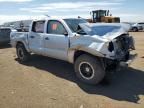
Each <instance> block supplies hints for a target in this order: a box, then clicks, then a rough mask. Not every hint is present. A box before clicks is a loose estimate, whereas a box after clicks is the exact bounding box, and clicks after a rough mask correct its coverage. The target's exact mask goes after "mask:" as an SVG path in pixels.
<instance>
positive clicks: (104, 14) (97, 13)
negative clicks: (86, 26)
mask: <svg viewBox="0 0 144 108" xmlns="http://www.w3.org/2000/svg"><path fill="white" fill-rule="evenodd" d="M91 16H92V19H88V21H89V22H90V23H96V22H105V23H120V18H119V17H113V16H112V14H110V13H109V10H94V11H92V12H91Z"/></svg>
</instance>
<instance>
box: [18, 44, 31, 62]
mask: <svg viewBox="0 0 144 108" xmlns="http://www.w3.org/2000/svg"><path fill="white" fill-rule="evenodd" d="M16 52H17V57H18V60H19V62H21V63H23V62H26V61H28V59H29V57H30V54H29V53H28V52H27V50H26V49H25V47H24V45H23V44H18V45H17V47H16Z"/></svg>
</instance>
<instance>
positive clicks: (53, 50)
mask: <svg viewBox="0 0 144 108" xmlns="http://www.w3.org/2000/svg"><path fill="white" fill-rule="evenodd" d="M68 46H69V36H68V32H67V30H66V28H65V26H64V25H63V24H62V23H61V22H60V21H57V20H49V21H48V23H47V33H46V34H45V37H44V48H45V55H47V56H49V57H53V58H57V59H61V60H67V50H68Z"/></svg>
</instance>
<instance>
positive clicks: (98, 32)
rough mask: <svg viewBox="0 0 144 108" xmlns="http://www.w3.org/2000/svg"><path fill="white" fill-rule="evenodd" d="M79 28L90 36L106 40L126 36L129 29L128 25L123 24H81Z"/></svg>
mask: <svg viewBox="0 0 144 108" xmlns="http://www.w3.org/2000/svg"><path fill="white" fill-rule="evenodd" d="M79 26H80V27H81V28H82V29H83V31H84V32H86V33H87V34H88V35H90V36H93V37H97V38H103V39H108V40H112V39H114V38H116V37H118V36H120V35H122V34H126V33H127V32H128V31H129V29H130V26H129V25H128V24H123V23H96V24H94V23H92V24H89V23H82V24H79Z"/></svg>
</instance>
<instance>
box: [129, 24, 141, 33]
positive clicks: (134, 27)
mask: <svg viewBox="0 0 144 108" xmlns="http://www.w3.org/2000/svg"><path fill="white" fill-rule="evenodd" d="M130 30H131V31H134V32H138V31H141V30H143V26H142V25H141V24H139V23H135V24H133V25H131V29H130Z"/></svg>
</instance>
